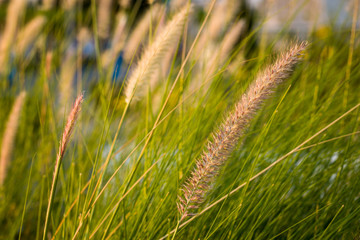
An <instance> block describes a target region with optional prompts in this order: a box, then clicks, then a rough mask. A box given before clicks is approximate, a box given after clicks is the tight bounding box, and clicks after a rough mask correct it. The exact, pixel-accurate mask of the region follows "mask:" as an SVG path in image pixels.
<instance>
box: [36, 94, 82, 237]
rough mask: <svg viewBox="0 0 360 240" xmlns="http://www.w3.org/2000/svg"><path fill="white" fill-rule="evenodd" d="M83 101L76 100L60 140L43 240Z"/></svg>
mask: <svg viewBox="0 0 360 240" xmlns="http://www.w3.org/2000/svg"><path fill="white" fill-rule="evenodd" d="M82 101H83V94H80V95H79V96H78V97H77V98H76V100H75V104H74V107H73V109H72V110H71V112H70V114H69V116H68V119H67V123H66V125H65V129H64V132H63V135H62V138H61V140H60V146H59V151H58V154H57V157H56V162H55V169H54V174H53V181H52V184H51V190H50V196H49V202H48V207H47V210H46V217H45V225H44V235H43V240H45V239H46V233H47V230H48V227H49V217H50V212H51V209H52V205H53V202H54V195H55V190H56V184H57V180H58V175H59V170H60V165H61V162H62V159H63V157H64V153H65V150H66V146H67V144H68V143H69V140H70V137H71V133H72V131H73V129H74V125H75V122H76V119H77V117H78V115H79V112H80V110H81V103H82Z"/></svg>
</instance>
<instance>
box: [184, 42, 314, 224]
mask: <svg viewBox="0 0 360 240" xmlns="http://www.w3.org/2000/svg"><path fill="white" fill-rule="evenodd" d="M307 46H308V43H307V42H302V43H300V44H294V45H293V46H292V47H291V48H290V49H289V50H288V51H287V52H285V53H284V54H282V55H281V56H280V57H279V58H278V59H277V61H276V62H275V63H274V64H273V65H271V66H269V67H267V68H266V69H265V70H264V71H263V72H261V73H260V74H259V75H258V76H257V78H256V80H255V82H253V83H252V84H251V85H250V86H249V88H248V90H247V91H246V93H245V94H243V96H242V98H241V99H240V100H239V101H238V102H237V103H236V104H235V107H234V110H233V111H231V112H230V113H229V114H228V116H227V118H226V119H225V121H224V122H223V123H222V125H221V126H220V128H219V129H218V130H217V132H215V133H214V134H213V140H212V141H209V143H208V146H207V148H206V149H205V150H204V152H203V154H202V156H201V157H200V158H199V159H198V160H197V162H196V168H195V169H194V170H193V172H192V173H191V176H190V177H189V178H188V179H187V181H186V182H185V184H184V185H183V187H182V189H181V191H182V192H183V194H179V196H178V197H179V201H178V203H177V206H178V210H179V213H180V220H179V222H180V221H182V220H183V219H184V218H186V217H187V216H191V215H193V213H190V212H189V211H191V210H192V209H196V208H198V207H199V205H200V204H201V203H202V202H203V201H204V197H205V194H206V193H207V192H208V190H210V187H211V184H212V183H213V182H214V181H215V178H216V176H217V175H218V173H219V170H220V168H221V167H222V166H223V165H224V163H225V161H226V159H227V158H228V157H229V155H230V154H231V152H232V151H233V149H234V148H235V146H236V144H237V142H238V140H239V138H240V137H241V136H243V134H244V132H245V130H246V128H247V127H248V125H249V124H250V122H251V120H252V119H253V117H254V115H255V114H256V112H257V110H259V109H260V107H261V106H262V104H263V102H264V101H265V99H267V98H269V97H270V96H271V94H272V92H273V91H274V89H275V88H276V87H277V86H278V85H279V84H280V83H282V82H283V81H284V80H286V79H287V78H288V77H289V76H290V74H291V72H292V70H293V68H294V67H295V65H296V63H298V62H299V61H300V60H301V56H302V53H303V51H304V50H305V49H306V48H307Z"/></svg>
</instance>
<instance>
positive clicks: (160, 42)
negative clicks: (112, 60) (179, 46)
mask: <svg viewBox="0 0 360 240" xmlns="http://www.w3.org/2000/svg"><path fill="white" fill-rule="evenodd" d="M190 8H191V6H186V7H184V8H183V9H181V10H180V11H179V13H177V14H176V15H175V16H174V18H173V19H172V20H171V21H170V22H169V23H168V24H167V25H166V26H165V28H164V29H163V30H162V31H161V33H159V35H158V36H157V37H156V39H155V40H154V42H153V44H151V45H150V46H148V48H147V49H146V50H145V52H144V53H143V55H142V57H141V59H140V61H139V62H138V64H137V66H136V67H135V69H134V72H133V73H132V75H131V77H130V78H129V81H128V82H127V85H126V89H125V101H126V102H127V103H129V102H130V100H131V99H132V97H133V95H134V92H135V89H136V87H137V85H139V84H140V83H141V82H142V81H143V80H144V79H151V77H152V74H153V73H154V72H155V71H156V70H158V69H159V63H161V61H162V59H163V58H164V56H165V55H166V52H167V51H168V50H169V49H171V47H173V46H174V45H175V44H176V43H177V40H178V38H179V37H180V35H181V33H182V29H183V26H184V24H185V21H186V19H187V16H188V13H189V11H190Z"/></svg>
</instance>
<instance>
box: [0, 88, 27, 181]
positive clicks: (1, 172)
mask: <svg viewBox="0 0 360 240" xmlns="http://www.w3.org/2000/svg"><path fill="white" fill-rule="evenodd" d="M25 97H26V92H25V91H23V92H21V93H20V94H19V96H17V98H16V100H15V103H14V105H13V107H12V110H11V113H10V115H9V119H8V121H7V123H6V127H5V131H4V135H3V139H2V142H1V152H0V186H3V184H4V181H5V178H6V175H7V168H8V165H9V163H10V160H11V153H12V150H13V147H14V141H15V136H16V132H17V129H18V125H19V118H20V114H21V109H22V106H23V104H24V100H25Z"/></svg>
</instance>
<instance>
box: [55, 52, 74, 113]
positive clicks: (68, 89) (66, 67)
mask: <svg viewBox="0 0 360 240" xmlns="http://www.w3.org/2000/svg"><path fill="white" fill-rule="evenodd" d="M75 72H76V56H75V54H74V53H73V52H69V53H67V56H66V57H65V59H64V62H63V63H62V66H61V72H60V81H59V89H60V104H61V108H60V113H61V114H62V112H64V110H65V108H66V107H67V106H68V104H70V97H72V96H73V86H72V85H73V82H74V77H75Z"/></svg>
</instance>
